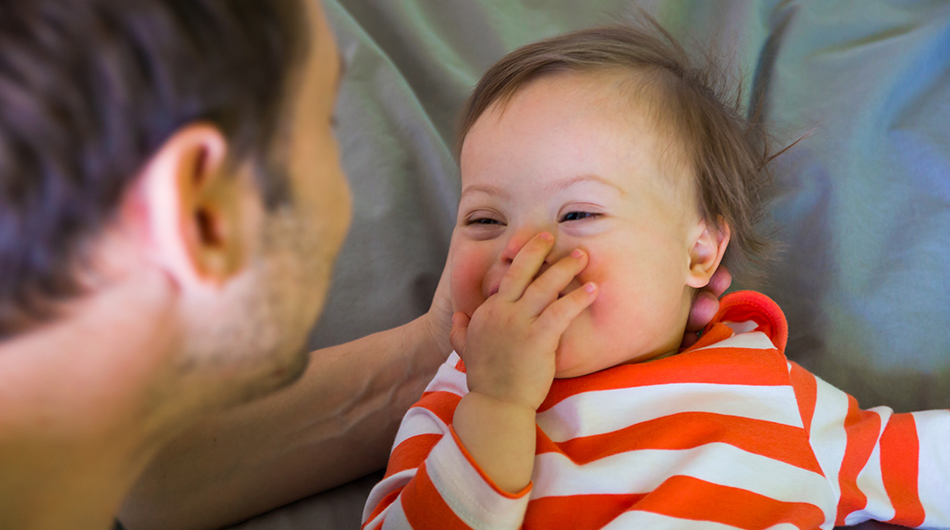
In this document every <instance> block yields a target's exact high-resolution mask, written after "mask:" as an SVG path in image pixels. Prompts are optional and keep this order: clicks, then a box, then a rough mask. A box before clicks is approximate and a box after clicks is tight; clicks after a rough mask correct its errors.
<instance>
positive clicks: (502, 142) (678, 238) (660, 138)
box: [451, 74, 704, 377]
mask: <svg viewBox="0 0 950 530" xmlns="http://www.w3.org/2000/svg"><path fill="white" fill-rule="evenodd" d="M640 107H643V108H640ZM647 112H648V109H647V108H646V107H644V106H642V105H637V104H634V103H632V102H631V101H630V100H629V98H625V97H624V96H623V95H622V94H621V92H620V91H619V90H618V89H617V88H616V86H615V82H614V81H612V80H610V79H609V78H606V77H603V76H598V77H591V76H579V75H575V74H558V75H556V76H551V77H547V78H542V79H540V80H537V81H534V82H532V83H531V84H529V85H528V86H526V87H524V88H522V89H521V90H520V91H519V92H518V93H517V94H516V95H515V96H514V98H513V99H512V100H511V101H510V103H509V104H508V105H507V106H506V107H505V108H504V111H503V112H502V111H500V109H499V108H498V107H497V106H495V107H491V108H489V110H488V111H487V112H486V113H485V114H483V115H482V116H481V117H480V118H479V119H478V121H477V122H476V123H475V125H474V127H473V128H472V129H471V131H470V132H469V134H468V136H467V137H466V139H465V142H464V144H463V147H462V155H461V169H462V197H461V202H460V204H459V213H458V223H457V225H456V228H455V232H454V234H453V239H452V245H453V252H452V254H451V255H452V262H451V269H452V270H451V274H452V298H453V304H454V306H455V309H456V310H457V311H463V312H465V313H466V314H468V315H469V316H471V315H472V313H473V312H474V311H475V309H476V308H478V306H479V305H481V304H482V303H483V302H484V301H485V300H486V299H487V298H488V297H489V296H491V295H492V294H493V293H494V292H495V291H497V289H498V285H499V283H500V282H501V279H502V276H504V274H505V272H506V271H507V270H508V267H509V265H510V263H511V260H512V258H513V257H514V256H515V255H516V254H517V253H518V251H519V250H520V249H521V247H522V246H523V245H524V244H525V243H526V242H527V241H528V240H529V239H530V238H531V237H533V236H534V235H536V234H538V233H539V232H541V231H548V232H550V233H551V234H553V235H554V236H555V239H556V243H555V246H554V250H553V251H552V253H551V255H550V256H549V257H548V259H547V262H546V264H545V267H544V268H546V267H547V266H548V265H549V264H551V263H554V262H556V261H557V260H559V259H561V258H562V257H564V256H566V255H568V254H569V253H570V252H571V251H572V250H574V249H575V248H580V249H583V250H584V251H586V252H587V253H588V255H589V262H588V265H587V268H586V269H585V270H584V271H583V272H582V273H581V274H580V275H578V276H577V277H576V278H575V280H574V281H573V282H572V283H571V284H570V286H568V288H567V289H566V290H565V291H564V292H562V294H565V293H567V292H570V291H572V290H574V289H576V288H578V287H580V286H582V285H584V284H585V283H586V282H595V283H596V284H597V285H598V286H599V289H600V292H599V295H598V297H597V299H596V300H595V301H594V303H593V304H592V305H591V306H590V307H589V308H588V309H586V310H585V311H584V312H583V313H582V314H581V315H580V316H579V317H578V318H577V319H575V320H574V321H573V322H572V324H571V325H570V327H569V328H568V330H567V331H566V332H565V334H564V335H563V337H562V339H561V343H560V346H559V347H558V351H557V372H556V375H557V377H576V376H580V375H585V374H589V373H592V372H596V371H598V370H602V369H604V368H608V367H611V366H615V365H618V364H623V363H628V362H637V361H643V360H648V359H651V358H654V357H657V356H660V355H664V354H667V353H671V352H675V351H676V349H677V348H678V347H679V344H680V342H681V340H682V338H683V331H684V327H685V325H686V318H687V316H688V313H689V307H690V304H691V300H692V289H691V285H692V286H693V287H695V286H697V285H700V283H697V282H701V279H700V280H697V278H695V275H694V274H693V273H692V272H691V257H690V256H691V249H693V248H695V242H696V239H697V237H699V235H700V233H702V231H703V227H704V225H703V223H702V222H701V220H700V216H699V214H698V212H697V210H696V206H695V205H696V200H695V196H694V193H693V192H692V191H691V187H690V185H689V184H688V182H689V181H688V179H689V176H688V175H687V173H686V172H685V170H683V169H677V168H679V167H684V166H685V165H684V164H677V163H671V162H675V160H674V159H671V157H670V156H664V154H663V153H669V152H670V151H669V149H671V147H670V140H669V137H668V136H664V135H661V134H660V132H659V131H658V130H657V129H656V127H654V126H653V125H652V124H651V120H650V118H648V117H646V116H648V114H647ZM544 268H543V269H542V272H543V270H544Z"/></svg>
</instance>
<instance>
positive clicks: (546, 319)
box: [538, 282, 599, 335]
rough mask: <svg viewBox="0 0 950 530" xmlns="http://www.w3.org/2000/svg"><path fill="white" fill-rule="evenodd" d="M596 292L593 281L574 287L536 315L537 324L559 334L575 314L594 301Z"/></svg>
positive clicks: (575, 316)
mask: <svg viewBox="0 0 950 530" xmlns="http://www.w3.org/2000/svg"><path fill="white" fill-rule="evenodd" d="M598 292H599V290H598V288H597V285H595V284H594V283H593V282H590V283H586V284H584V286H583V287H581V288H580V289H574V290H573V291H571V292H570V293H568V294H566V295H564V297H563V298H561V299H560V300H558V301H556V302H554V303H553V304H551V305H549V306H548V307H547V309H545V310H544V312H543V313H541V316H540V317H538V324H540V325H541V327H542V328H543V329H545V330H547V331H549V332H552V333H556V334H558V335H561V334H562V333H564V330H566V329H567V326H569V325H570V324H571V322H572V321H573V320H574V319H575V318H577V315H579V314H581V312H582V311H583V310H585V309H587V307H588V306H590V304H592V303H593V302H594V300H595V299H596V298H597V293H598Z"/></svg>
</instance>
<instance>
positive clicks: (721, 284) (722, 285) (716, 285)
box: [705, 267, 732, 318]
mask: <svg viewBox="0 0 950 530" xmlns="http://www.w3.org/2000/svg"><path fill="white" fill-rule="evenodd" d="M730 285H732V273H730V272H729V269H727V268H725V267H719V268H718V269H717V270H716V272H714V273H713V275H712V278H710V279H709V284H708V285H707V286H706V289H705V290H707V291H709V292H710V293H712V295H713V296H715V297H716V298H719V297H720V296H722V293H724V292H726V289H728V288H729V286H730ZM713 316H715V315H713ZM709 318H712V317H709Z"/></svg>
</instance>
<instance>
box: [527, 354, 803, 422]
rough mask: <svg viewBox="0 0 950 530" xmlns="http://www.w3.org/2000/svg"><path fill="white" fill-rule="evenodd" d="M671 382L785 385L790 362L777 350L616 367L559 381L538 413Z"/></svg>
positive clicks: (684, 356)
mask: <svg viewBox="0 0 950 530" xmlns="http://www.w3.org/2000/svg"><path fill="white" fill-rule="evenodd" d="M671 383H707V384H721V385H749V386H782V385H787V384H788V362H787V361H786V360H785V358H784V357H783V356H782V355H781V354H779V353H778V352H777V351H775V350H755V351H750V350H748V349H744V348H714V349H709V350H700V351H687V352H684V353H681V354H678V355H674V356H672V357H667V358H665V359H659V360H656V361H649V362H645V363H638V364H628V365H623V366H615V367H613V368H611V369H609V370H603V371H600V372H595V373H593V374H590V375H586V376H583V377H575V378H572V379H555V380H554V384H553V385H551V390H550V391H549V392H548V396H547V398H545V400H544V403H542V404H541V407H540V408H539V409H538V412H544V411H545V410H548V409H550V408H551V407H553V406H554V405H557V404H558V403H560V402H561V401H563V400H564V399H567V398H569V397H571V396H573V395H576V394H580V393H583V392H592V391H599V390H615V389H624V388H635V387H646V386H652V385H665V384H671Z"/></svg>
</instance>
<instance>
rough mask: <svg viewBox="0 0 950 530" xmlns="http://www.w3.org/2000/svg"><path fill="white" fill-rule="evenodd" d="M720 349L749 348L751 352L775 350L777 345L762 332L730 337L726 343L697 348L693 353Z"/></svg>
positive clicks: (721, 342)
mask: <svg viewBox="0 0 950 530" xmlns="http://www.w3.org/2000/svg"><path fill="white" fill-rule="evenodd" d="M720 348H747V349H750V350H774V349H775V345H774V344H772V340H771V339H769V336H768V335H766V334H765V333H762V332H761V331H753V332H752V333H743V334H742V335H735V336H733V337H729V338H728V339H726V340H724V341H720V342H717V343H715V344H713V345H711V346H706V347H703V348H696V349H695V350H692V351H702V350H717V349H720Z"/></svg>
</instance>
